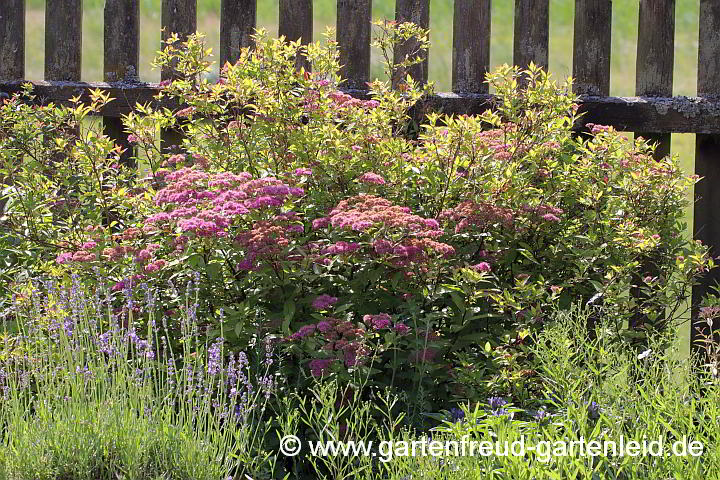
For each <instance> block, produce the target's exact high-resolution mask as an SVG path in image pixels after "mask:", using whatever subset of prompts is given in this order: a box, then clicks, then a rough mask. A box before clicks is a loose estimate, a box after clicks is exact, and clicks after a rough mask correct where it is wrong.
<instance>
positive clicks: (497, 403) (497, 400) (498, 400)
mask: <svg viewBox="0 0 720 480" xmlns="http://www.w3.org/2000/svg"><path fill="white" fill-rule="evenodd" d="M507 403H508V402H507V400H505V399H504V398H502V397H490V398H488V405H490V408H492V409H498V408H500V407H504V406H505V405H507Z"/></svg>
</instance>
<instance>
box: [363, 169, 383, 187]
mask: <svg viewBox="0 0 720 480" xmlns="http://www.w3.org/2000/svg"><path fill="white" fill-rule="evenodd" d="M358 182H360V183H367V184H372V185H385V179H384V178H383V177H381V176H380V175H378V174H377V173H373V172H366V173H363V174H362V175H361V176H360V177H359V178H358Z"/></svg>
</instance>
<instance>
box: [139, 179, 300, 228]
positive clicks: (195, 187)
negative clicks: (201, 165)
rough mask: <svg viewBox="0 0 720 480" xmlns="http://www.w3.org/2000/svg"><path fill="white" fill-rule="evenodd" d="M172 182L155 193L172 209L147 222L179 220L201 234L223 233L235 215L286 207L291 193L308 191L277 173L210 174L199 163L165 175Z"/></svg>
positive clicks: (179, 224) (160, 203)
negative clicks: (273, 174) (292, 184)
mask: <svg viewBox="0 0 720 480" xmlns="http://www.w3.org/2000/svg"><path fill="white" fill-rule="evenodd" d="M165 180H166V181H167V182H168V185H167V186H166V187H165V188H163V189H161V190H160V191H159V192H158V193H157V195H156V196H155V203H156V205H170V206H171V207H172V210H171V211H169V212H160V213H157V214H155V215H152V216H150V217H149V218H147V219H146V221H145V224H146V226H148V225H157V224H166V223H171V222H173V221H174V222H176V224H177V226H178V227H179V228H180V229H181V230H182V231H183V232H192V233H194V234H195V235H197V236H200V237H223V236H226V235H227V229H228V227H229V226H230V225H232V223H233V221H234V219H235V218H237V217H239V216H242V215H246V214H247V213H249V212H250V211H251V210H258V209H266V208H273V207H282V206H283V205H284V204H285V201H286V199H287V198H288V197H290V196H302V195H304V194H305V192H304V190H303V189H302V188H296V187H292V186H290V185H287V184H285V183H284V182H282V181H281V180H278V179H276V178H274V177H266V178H261V179H255V180H253V179H252V177H251V175H250V174H248V173H245V172H243V173H240V174H234V173H231V172H221V173H216V174H209V173H207V172H205V171H202V170H199V169H198V168H197V167H193V168H187V167H185V168H182V169H180V170H177V171H175V172H172V173H169V174H167V175H166V176H165Z"/></svg>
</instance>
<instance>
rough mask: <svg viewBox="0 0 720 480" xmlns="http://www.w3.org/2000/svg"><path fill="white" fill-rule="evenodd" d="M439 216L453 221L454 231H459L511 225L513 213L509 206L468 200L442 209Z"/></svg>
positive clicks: (513, 217)
mask: <svg viewBox="0 0 720 480" xmlns="http://www.w3.org/2000/svg"><path fill="white" fill-rule="evenodd" d="M440 217H441V218H445V219H448V220H450V221H452V222H455V223H456V225H455V233H461V232H463V231H465V230H468V229H470V228H472V227H476V228H479V229H486V228H488V227H490V226H492V225H495V224H500V225H502V226H504V227H512V225H513V222H514V219H515V214H514V212H513V210H511V209H510V208H506V207H501V206H499V205H493V204H491V203H485V202H482V203H476V202H473V201H470V200H468V201H465V202H462V203H460V204H459V205H457V206H456V207H455V208H451V209H448V210H445V211H443V212H442V213H440Z"/></svg>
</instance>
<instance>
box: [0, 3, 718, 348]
mask: <svg viewBox="0 0 720 480" xmlns="http://www.w3.org/2000/svg"><path fill="white" fill-rule="evenodd" d="M448 1H449V0H448ZM500 1H511V0H500ZM490 2H491V0H454V7H455V13H454V26H453V28H454V34H453V55H452V90H453V91H452V92H451V93H441V94H437V95H435V96H433V97H432V98H429V99H427V100H426V102H425V103H426V104H427V105H425V107H427V108H429V109H433V110H439V111H443V112H446V113H451V114H452V113H454V114H460V113H466V114H478V113H481V112H482V111H484V110H485V109H486V108H487V106H488V101H489V100H490V96H489V95H488V88H487V85H486V84H484V83H483V80H484V75H485V72H487V71H488V69H489V63H490V31H491V25H490V23H491V22H490ZM139 3H140V0H106V2H105V43H104V49H105V51H104V59H105V60H104V77H105V78H104V80H105V82H99V83H86V82H81V81H80V64H81V44H82V29H81V25H82V21H81V19H82V0H46V9H45V81H42V82H34V83H35V93H36V95H37V96H38V98H41V99H42V100H43V101H46V102H50V101H52V102H55V103H60V104H65V103H68V101H69V99H70V98H71V97H74V96H78V95H79V96H81V97H82V98H88V96H89V90H90V89H94V88H101V89H103V90H105V91H106V92H107V93H109V94H110V96H111V97H113V98H116V100H115V101H114V102H111V103H110V104H108V105H107V106H106V107H105V108H104V109H103V110H102V112H101V114H102V115H103V117H104V122H105V128H106V132H107V133H108V134H109V135H110V136H112V137H113V138H114V139H115V140H116V142H117V143H118V144H120V145H123V146H127V138H126V136H125V135H123V133H122V125H121V122H120V120H119V116H120V115H121V114H124V113H127V112H129V111H131V110H132V108H133V106H134V105H135V104H136V102H142V103H145V102H151V103H156V104H157V102H155V101H154V100H153V96H154V95H155V94H156V93H157V90H158V89H157V85H154V84H148V83H141V82H139V81H138V79H137V74H138V63H139ZM639 3H640V10H639V31H638V44H637V68H636V72H637V73H636V87H635V90H636V95H637V96H636V97H629V98H622V97H610V96H609V90H610V34H611V18H612V15H611V11H612V0H575V27H574V44H573V76H574V77H575V85H574V88H575V91H576V93H578V94H581V95H582V100H581V109H580V111H582V112H585V116H584V117H583V119H582V123H581V124H579V125H577V128H579V129H582V128H583V127H584V125H585V124H587V123H596V124H603V125H613V126H615V127H616V128H617V129H619V130H624V131H632V132H638V134H640V135H642V136H644V137H646V138H649V139H651V140H654V141H657V142H659V148H658V150H657V155H665V154H667V153H668V152H669V151H670V134H671V133H695V134H697V135H696V138H697V140H696V160H695V172H696V173H697V174H698V175H701V176H703V177H705V178H704V180H702V181H701V182H700V183H698V184H697V185H696V188H695V196H696V203H695V207H694V208H695V222H694V226H693V234H694V237H695V238H696V239H699V240H702V241H703V243H705V244H707V245H710V247H711V249H712V252H713V254H714V255H718V254H720V188H718V186H716V185H715V184H716V183H717V182H718V181H720V36H719V35H718V34H717V32H720V1H718V0H700V36H699V62H698V86H697V90H698V94H697V95H698V96H697V97H692V98H688V97H672V81H673V55H674V36H675V35H674V33H675V0H639ZM279 7H280V8H279V34H280V35H285V36H286V37H287V38H288V39H289V40H297V39H301V40H302V41H303V42H307V41H309V40H311V39H312V28H313V27H312V0H279ZM196 8H197V4H196V0H162V19H161V23H162V26H163V27H164V28H165V30H164V33H163V36H166V35H167V34H168V33H169V32H176V33H178V34H180V35H181V37H184V36H187V35H188V34H190V33H193V32H195V30H196V18H197V14H196ZM371 8H372V2H371V0H337V40H338V43H339V46H340V60H341V63H342V64H343V65H344V71H343V74H344V76H345V78H347V79H348V85H349V87H351V90H352V91H353V92H357V91H362V89H363V88H365V82H366V81H368V80H369V76H370V21H371ZM395 16H396V20H398V21H412V22H415V23H417V24H419V25H421V26H423V27H428V25H429V18H430V1H429V0H396V12H395ZM549 18H550V9H549V0H515V18H514V29H515V30H514V48H513V61H514V63H515V64H517V65H520V66H527V65H528V64H529V63H530V62H535V63H536V64H538V65H541V66H544V67H547V66H548V39H549ZM220 19H221V21H220V62H221V64H224V63H225V62H226V61H230V62H232V61H234V60H235V59H237V58H238V54H239V51H240V49H241V48H242V47H244V46H247V45H249V44H250V41H251V40H250V35H251V33H252V32H253V29H254V28H255V22H256V20H255V19H256V0H222V6H221V12H220ZM24 25H25V0H2V6H1V7H0V91H2V92H5V93H8V94H10V93H13V92H15V91H17V90H18V89H19V88H20V85H21V84H22V82H21V80H22V79H23V78H24V75H25V69H24V57H25V26H24ZM398 53H399V54H400V55H402V54H403V53H402V52H398ZM411 74H412V75H413V76H414V78H416V79H419V80H423V81H426V80H427V75H428V68H427V59H426V61H425V62H424V63H421V64H419V65H417V66H416V67H413V70H412V71H411ZM161 75H162V79H163V80H164V79H167V78H169V77H170V75H171V72H169V71H163V72H162V74H161ZM167 135H169V136H170V137H171V135H172V133H169V134H167ZM716 280H720V269H716V271H714V272H713V273H712V274H710V275H707V276H706V277H705V278H704V280H703V283H702V285H700V286H698V287H696V288H694V289H693V299H694V300H695V301H696V300H697V299H699V298H701V296H702V295H703V294H704V292H706V291H707V288H708V286H709V285H713V284H714V283H715V281H716ZM719 326H720V325H715V327H719ZM706 332H707V330H706ZM691 338H692V340H695V339H696V338H697V334H696V333H695V331H693V334H692V335H691Z"/></svg>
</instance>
